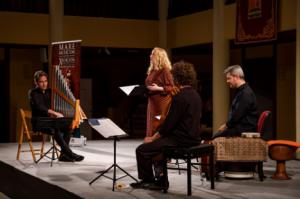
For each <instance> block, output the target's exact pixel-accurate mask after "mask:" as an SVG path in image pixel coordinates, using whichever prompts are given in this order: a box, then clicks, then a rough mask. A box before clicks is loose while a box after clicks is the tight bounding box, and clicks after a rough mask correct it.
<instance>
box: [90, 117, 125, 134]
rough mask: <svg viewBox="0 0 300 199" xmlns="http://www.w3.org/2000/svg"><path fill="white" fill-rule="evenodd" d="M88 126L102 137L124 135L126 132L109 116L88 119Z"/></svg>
mask: <svg viewBox="0 0 300 199" xmlns="http://www.w3.org/2000/svg"><path fill="white" fill-rule="evenodd" d="M89 124H90V126H91V127H92V128H93V129H95V130H96V131H97V132H98V133H100V134H101V135H102V136H103V137H105V138H109V137H113V136H126V135H127V134H126V133H125V132H124V131H123V130H122V129H121V128H120V127H118V126H117V125H116V124H115V123H114V122H113V121H111V120H110V119H109V118H100V119H89Z"/></svg>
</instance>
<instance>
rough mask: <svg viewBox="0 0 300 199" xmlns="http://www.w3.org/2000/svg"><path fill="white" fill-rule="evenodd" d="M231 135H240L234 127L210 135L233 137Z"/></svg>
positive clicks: (213, 137)
mask: <svg viewBox="0 0 300 199" xmlns="http://www.w3.org/2000/svg"><path fill="white" fill-rule="evenodd" d="M233 136H241V132H240V131H238V130H237V129H235V128H231V129H226V130H224V131H218V132H217V133H215V134H214V135H213V136H212V139H215V138H217V137H233Z"/></svg>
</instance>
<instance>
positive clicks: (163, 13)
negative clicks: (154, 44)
mask: <svg viewBox="0 0 300 199" xmlns="http://www.w3.org/2000/svg"><path fill="white" fill-rule="evenodd" d="M158 3H159V4H158V14H159V20H158V46H159V47H161V48H164V49H165V50H167V51H169V50H168V49H167V47H168V44H167V37H168V36H167V34H168V31H167V29H168V27H167V25H168V23H167V20H168V3H169V1H168V0H159V1H158Z"/></svg>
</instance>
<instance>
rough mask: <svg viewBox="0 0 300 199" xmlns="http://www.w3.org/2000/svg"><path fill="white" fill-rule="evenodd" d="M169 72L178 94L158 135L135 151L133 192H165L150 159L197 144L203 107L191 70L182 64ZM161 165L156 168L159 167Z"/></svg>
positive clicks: (164, 183)
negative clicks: (165, 149) (167, 148)
mask: <svg viewBox="0 0 300 199" xmlns="http://www.w3.org/2000/svg"><path fill="white" fill-rule="evenodd" d="M171 72H172V75H173V78H174V82H175V85H176V86H177V87H178V88H180V92H179V93H177V94H176V95H174V96H173V99H172V102H171V106H170V109H169V112H168V114H167V116H166V119H165V121H164V123H163V124H162V126H161V128H160V130H159V132H157V133H155V134H154V135H153V136H152V137H148V138H147V139H145V143H143V144H141V145H140V146H139V147H137V149H136V159H137V167H138V177H139V179H141V181H140V182H137V183H132V184H131V186H132V187H133V188H149V189H160V188H164V187H166V188H168V184H169V183H168V180H167V176H164V174H163V173H161V176H160V177H159V178H157V179H155V177H154V174H153V169H152V168H153V158H154V157H156V156H158V155H159V154H161V153H162V149H163V147H165V146H182V147H191V146H195V145H198V144H199V143H200V140H199V137H200V134H199V126H200V119H201V108H202V107H201V106H202V105H201V98H200V96H199V94H198V92H197V91H196V90H195V89H194V88H193V86H194V85H196V84H195V82H196V81H197V77H196V76H197V75H196V72H195V69H194V66H193V65H192V64H190V63H186V62H183V61H181V62H178V63H175V64H174V66H173V69H172V70H171ZM156 163H157V162H156ZM161 163H162V162H159V163H158V164H159V165H156V167H157V166H160V167H161V166H162V165H161Z"/></svg>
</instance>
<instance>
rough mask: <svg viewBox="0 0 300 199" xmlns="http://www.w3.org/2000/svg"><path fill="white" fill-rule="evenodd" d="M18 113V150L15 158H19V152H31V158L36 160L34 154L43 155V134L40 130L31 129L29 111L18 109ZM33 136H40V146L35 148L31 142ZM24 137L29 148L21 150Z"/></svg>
mask: <svg viewBox="0 0 300 199" xmlns="http://www.w3.org/2000/svg"><path fill="white" fill-rule="evenodd" d="M19 111H20V115H21V128H20V132H19V140H18V151H17V158H16V159H17V160H19V159H20V153H21V152H31V155H32V159H33V161H34V162H36V155H40V156H42V155H43V152H44V145H45V139H44V134H42V133H41V132H34V131H32V130H31V128H30V126H31V124H30V120H31V111H28V110H23V109H20V110H19ZM33 136H41V137H42V143H41V147H40V148H39V149H35V148H34V147H33V144H32V137H33ZM24 137H25V139H26V140H27V142H28V144H29V150H21V148H22V144H23V141H24Z"/></svg>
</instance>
